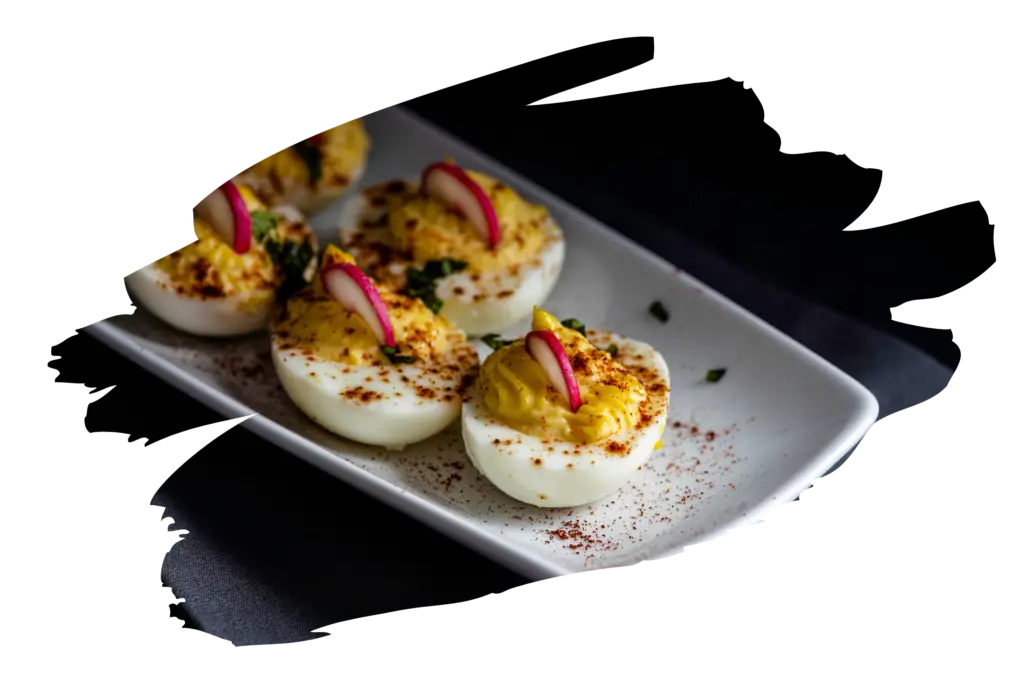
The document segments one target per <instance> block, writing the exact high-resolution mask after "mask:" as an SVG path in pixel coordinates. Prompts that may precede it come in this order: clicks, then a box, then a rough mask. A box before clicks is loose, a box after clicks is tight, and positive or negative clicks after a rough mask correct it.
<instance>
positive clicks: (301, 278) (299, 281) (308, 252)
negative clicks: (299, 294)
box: [265, 236, 313, 299]
mask: <svg viewBox="0 0 1024 696" xmlns="http://www.w3.org/2000/svg"><path fill="white" fill-rule="evenodd" d="M265 248H266V250H267V254H268V255H269V256H270V258H271V260H273V262H274V263H275V264H277V265H278V266H279V267H280V269H281V273H282V274H283V275H284V280H283V281H282V282H281V287H280V289H279V290H278V297H280V298H281V299H287V298H288V297H291V295H292V294H294V293H295V291H296V290H299V289H300V288H302V287H305V285H306V283H307V281H306V269H307V268H309V262H310V261H312V260H313V247H312V246H310V244H309V242H308V241H307V240H303V241H302V243H301V244H297V243H295V242H293V241H290V240H289V241H286V242H285V243H284V244H281V243H280V242H279V241H277V239H276V236H275V238H273V239H269V240H267V243H266V245H265Z"/></svg>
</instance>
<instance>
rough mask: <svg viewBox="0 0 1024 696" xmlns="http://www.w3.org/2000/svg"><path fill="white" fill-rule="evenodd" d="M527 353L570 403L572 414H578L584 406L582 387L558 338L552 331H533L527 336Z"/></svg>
mask: <svg viewBox="0 0 1024 696" xmlns="http://www.w3.org/2000/svg"><path fill="white" fill-rule="evenodd" d="M526 352H528V353H529V354H530V357H532V358H533V359H534V360H536V361H537V363H538V364H539V365H540V366H541V368H542V369H543V370H544V374H545V375H547V378H548V381H550V382H551V385H552V386H553V387H554V388H555V389H557V390H558V392H559V393H560V394H561V395H562V396H564V397H565V400H566V401H567V402H569V408H571V409H572V412H573V413H576V411H578V410H579V408H580V406H582V405H583V402H582V400H581V399H580V385H579V383H578V382H577V381H576V375H575V374H574V373H573V370H572V363H570V362H569V356H568V355H566V353H565V348H564V347H563V346H562V343H561V341H559V340H558V336H556V335H555V334H554V333H552V332H551V331H531V332H530V333H528V334H526Z"/></svg>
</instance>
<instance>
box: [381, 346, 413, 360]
mask: <svg viewBox="0 0 1024 696" xmlns="http://www.w3.org/2000/svg"><path fill="white" fill-rule="evenodd" d="M380 352H382V353H383V354H384V355H386V356H387V359H388V360H390V361H391V362H392V363H393V364H395V365H397V364H399V363H411V362H416V360H418V358H417V357H416V356H415V355H399V354H398V348H393V347H392V346H381V347H380Z"/></svg>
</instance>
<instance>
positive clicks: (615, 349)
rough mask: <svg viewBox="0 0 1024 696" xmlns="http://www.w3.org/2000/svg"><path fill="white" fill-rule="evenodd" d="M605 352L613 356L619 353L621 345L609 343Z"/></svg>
mask: <svg viewBox="0 0 1024 696" xmlns="http://www.w3.org/2000/svg"><path fill="white" fill-rule="evenodd" d="M604 352H605V353H607V354H608V355H610V356H612V357H613V358H614V357H615V356H616V355H618V354H619V346H618V345H617V344H615V343H610V344H608V347H607V348H605V349H604Z"/></svg>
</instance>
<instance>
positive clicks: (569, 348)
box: [462, 308, 669, 507]
mask: <svg viewBox="0 0 1024 696" xmlns="http://www.w3.org/2000/svg"><path fill="white" fill-rule="evenodd" d="M567 323H569V324H570V326H575V327H576V328H568V327H567V326H563V325H562V324H561V323H560V322H559V321H558V320H557V319H556V318H555V317H554V316H552V315H551V314H549V313H548V312H545V311H543V310H541V309H539V308H537V309H535V310H534V316H533V327H532V328H533V330H532V331H530V332H529V333H528V334H527V335H526V336H525V337H524V338H520V339H517V340H513V341H509V342H507V343H506V344H505V345H501V344H500V343H496V344H494V347H495V348H496V350H495V351H494V352H493V353H491V355H489V356H488V357H487V359H486V360H485V361H484V363H483V365H482V366H481V368H480V376H479V378H478V379H477V380H476V382H475V384H474V385H473V387H472V388H471V389H470V390H469V391H468V393H467V395H466V399H465V403H464V404H463V408H462V434H463V439H464V441H465V446H466V452H467V454H468V455H469V458H470V460H471V461H472V462H473V465H474V466H475V467H476V468H477V470H479V471H480V473H481V474H483V475H484V476H485V477H486V478H487V479H488V480H490V481H491V482H492V483H493V484H494V485H495V486H497V487H498V488H499V489H501V490H502V491H504V492H505V493H507V494H508V495H510V496H511V497H513V498H515V499H517V500H519V501H522V502H524V503H529V504H531V505H536V506H538V507H575V506H578V505H585V504H587V503H592V502H595V501H597V500H600V499H602V498H604V497H605V496H607V495H609V494H611V493H613V492H615V491H617V490H618V489H619V488H621V487H622V486H623V485H625V484H626V483H627V482H628V481H629V479H630V477H631V476H632V475H634V474H635V473H636V472H637V471H638V470H640V469H642V468H643V464H644V462H646V461H647V459H648V458H649V457H650V455H651V453H652V452H653V451H654V450H656V449H657V448H658V447H659V446H660V441H661V435H662V433H663V432H664V429H665V422H666V419H667V415H668V402H669V371H668V366H667V365H666V363H665V360H664V358H663V357H662V356H661V354H660V353H658V352H657V351H656V350H655V349H654V348H652V347H651V346H649V345H647V344H645V343H642V342H640V341H635V340H632V339H630V338H627V337H624V336H618V335H615V334H612V333H608V332H604V331H586V329H585V328H583V327H580V326H579V325H578V323H575V324H574V323H571V322H567ZM584 332H585V333H584Z"/></svg>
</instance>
